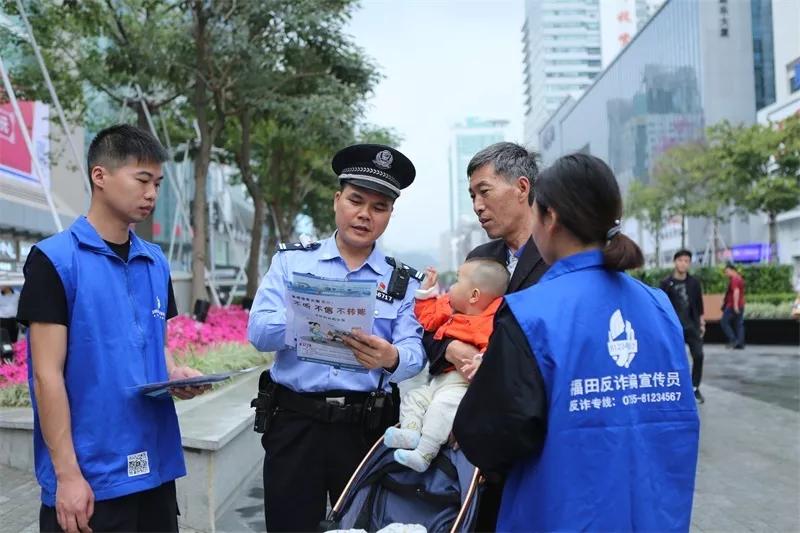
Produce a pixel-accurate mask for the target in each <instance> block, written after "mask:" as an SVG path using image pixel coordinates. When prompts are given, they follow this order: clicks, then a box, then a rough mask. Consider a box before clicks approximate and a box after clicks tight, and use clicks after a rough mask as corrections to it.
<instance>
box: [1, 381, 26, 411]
mask: <svg viewBox="0 0 800 533" xmlns="http://www.w3.org/2000/svg"><path fill="white" fill-rule="evenodd" d="M30 405H31V397H30V394H29V393H28V384H27V383H19V384H16V385H11V386H9V387H0V407H29V406H30Z"/></svg>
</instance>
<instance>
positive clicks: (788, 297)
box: [747, 292, 797, 305]
mask: <svg viewBox="0 0 800 533" xmlns="http://www.w3.org/2000/svg"><path fill="white" fill-rule="evenodd" d="M796 296H797V295H796V294H795V293H793V292H768V293H764V294H748V295H747V305H752V304H771V305H782V304H785V303H787V302H788V303H793V302H794V299H795V297H796Z"/></svg>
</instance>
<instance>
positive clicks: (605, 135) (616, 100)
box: [539, 0, 774, 250]
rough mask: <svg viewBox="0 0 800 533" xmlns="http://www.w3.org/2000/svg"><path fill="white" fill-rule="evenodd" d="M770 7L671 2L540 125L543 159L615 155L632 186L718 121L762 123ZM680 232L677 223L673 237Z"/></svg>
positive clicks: (745, 232)
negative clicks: (674, 148)
mask: <svg viewBox="0 0 800 533" xmlns="http://www.w3.org/2000/svg"><path fill="white" fill-rule="evenodd" d="M753 1H754V2H756V3H759V4H762V0H753ZM756 12H757V13H758V17H754V14H755V13H756ZM767 12H768V10H766V9H763V5H762V6H761V7H759V8H758V9H756V8H755V7H753V5H752V4H751V2H748V1H742V0H706V1H702V2H698V1H696V0H670V1H668V2H667V3H665V4H664V6H663V7H662V8H661V10H660V11H659V12H658V13H657V14H656V15H655V16H654V17H653V18H652V19H651V20H650V22H649V23H648V24H647V25H646V26H645V27H644V28H643V29H642V30H641V31H640V32H639V33H638V34H637V35H636V37H635V38H634V40H633V41H632V42H631V44H630V45H628V47H627V48H625V49H624V50H623V51H622V52H621V53H620V55H619V56H618V57H617V58H616V60H615V61H614V62H613V63H611V65H609V67H608V68H607V69H606V70H605V71H604V72H603V73H602V74H601V75H600V76H599V77H598V79H597V80H596V81H595V82H594V84H593V85H592V86H591V87H589V88H588V89H587V90H586V92H585V93H584V94H583V95H582V96H581V98H579V99H578V100H577V101H576V102H574V103H568V104H566V107H562V108H561V109H559V110H558V111H557V112H556V113H555V114H554V115H553V116H551V117H550V119H549V120H548V122H547V123H546V124H545V125H544V126H543V127H542V128H541V129H540V130H539V146H540V147H541V150H542V159H543V162H544V163H545V164H549V163H551V162H552V161H553V160H555V159H556V158H558V157H559V156H561V155H563V154H566V153H570V152H575V151H583V152H587V153H591V154H593V155H596V156H598V157H600V158H602V159H603V160H605V161H607V162H608V163H609V165H610V166H611V168H612V169H613V170H614V172H615V174H616V176H617V179H618V180H619V182H620V185H621V187H622V189H623V191H626V190H627V187H628V185H629V184H630V182H631V181H632V180H634V179H635V180H640V181H642V182H644V183H648V182H649V181H650V172H651V169H652V166H653V164H654V162H655V160H656V159H657V158H658V156H659V155H660V154H662V153H663V152H664V151H665V150H667V149H669V148H670V147H672V146H674V145H677V144H681V143H685V142H688V141H692V140H698V139H702V138H703V136H704V131H705V128H706V127H708V126H709V125H712V124H715V123H717V122H720V121H722V120H728V121H730V122H732V123H744V124H752V123H754V122H755V119H756V109H757V108H756V102H757V95H760V96H762V97H763V98H769V92H768V91H762V90H761V89H757V88H756V87H757V86H758V82H757V79H756V77H757V73H758V72H760V73H761V74H759V75H761V76H762V77H763V76H764V74H763V73H764V72H765V71H766V70H767V69H766V68H765V67H763V66H762V68H761V71H757V68H756V67H757V65H756V61H755V60H754V46H755V44H756V41H757V39H756V35H757V34H758V36H759V38H758V41H759V42H760V43H761V44H762V45H763V44H764V43H765V42H766V41H767V40H768V41H769V42H770V43H771V41H772V38H771V32H770V36H769V39H766V37H765V35H766V31H765V29H764V28H765V24H764V23H763V20H764V19H765V18H766V17H767ZM769 18H770V19H771V16H770V17H769ZM759 21H760V22H759ZM754 22H755V23H756V24H757V25H758V26H759V28H756V29H754ZM761 49H762V51H764V50H767V49H771V44H770V46H766V45H764V46H762V48H761ZM766 55H767V53H766V52H764V54H763V55H762V62H763V61H766ZM770 61H771V60H770ZM772 86H773V87H774V83H772ZM761 87H762V88H768V87H769V84H767V83H763V84H761ZM772 97H773V98H774V89H773V96H772ZM682 223H683V222H681V224H682ZM689 225H690V226H691V227H690V228H689V229H688V233H689V242H688V243H687V244H689V245H690V247H694V248H699V249H702V246H703V243H704V242H705V239H706V235H705V234H704V232H705V225H704V224H700V223H694V224H691V223H689ZM745 226H746V224H744V225H743V226H742V228H740V229H737V231H736V232H735V233H736V234H739V235H742V236H745V237H747V238H751V239H753V238H759V237H760V235H749V231H750V230H749V229H747V228H745ZM668 233H669V230H668ZM675 233H676V232H675V230H674V228H673V230H672V234H671V236H672V237H674V235H675ZM677 233H678V234H679V233H680V227H679V228H678V229H677ZM756 233H757V231H756ZM669 236H670V235H667V237H669ZM662 244H665V243H662ZM666 244H667V246H665V247H664V249H665V250H669V248H670V245H669V243H666ZM727 244H730V243H727ZM692 245H694V246H692Z"/></svg>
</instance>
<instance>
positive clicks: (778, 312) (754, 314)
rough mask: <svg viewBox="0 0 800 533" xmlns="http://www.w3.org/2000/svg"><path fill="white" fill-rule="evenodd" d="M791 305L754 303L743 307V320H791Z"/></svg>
mask: <svg viewBox="0 0 800 533" xmlns="http://www.w3.org/2000/svg"><path fill="white" fill-rule="evenodd" d="M792 303H793V302H787V303H782V304H778V305H775V304H768V303H754V304H750V303H748V304H747V305H745V306H744V318H745V319H748V318H750V319H753V318H764V319H782V318H792Z"/></svg>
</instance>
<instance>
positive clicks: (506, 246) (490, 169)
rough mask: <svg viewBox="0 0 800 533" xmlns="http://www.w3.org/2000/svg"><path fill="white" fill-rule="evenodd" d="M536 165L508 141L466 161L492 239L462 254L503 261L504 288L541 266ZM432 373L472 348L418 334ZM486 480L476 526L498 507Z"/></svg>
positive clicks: (457, 362) (527, 281)
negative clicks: (535, 231)
mask: <svg viewBox="0 0 800 533" xmlns="http://www.w3.org/2000/svg"><path fill="white" fill-rule="evenodd" d="M537 173H538V168H537V165H536V154H535V153H534V152H530V151H528V150H526V149H525V148H523V147H522V146H520V145H518V144H514V143H510V142H500V143H497V144H493V145H491V146H489V147H487V148H484V149H483V150H481V151H480V152H478V153H477V154H475V156H474V157H473V158H472V160H471V161H470V162H469V165H467V175H468V176H469V194H470V197H472V208H473V210H474V211H475V214H476V215H477V216H478V221H479V222H480V224H481V227H483V229H484V231H486V234H487V235H488V236H489V237H491V238H492V239H494V240H492V241H490V242H488V243H486V244H482V245H480V246H478V247H476V248H475V249H474V250H472V251H471V252H470V253H469V254H468V255H467V258H468V259H470V258H474V257H489V258H493V259H496V260H498V261H500V262H501V263H503V264H504V265H506V268H508V271H509V273H510V274H511V281H510V282H509V284H508V290H507V291H506V292H507V293H511V292H516V291H519V290H522V289H525V288H527V287H530V286H531V285H533V284H535V283H536V282H537V281H539V278H541V277H542V275H543V274H544V273H545V271H547V265H546V264H545V262H544V261H543V260H542V256H541V255H540V254H539V250H538V249H537V248H536V244H534V242H533V239H532V238H531V233H532V231H533V210H532V209H531V206H532V205H533V182H534V180H535V179H536V175H537ZM423 343H424V345H425V349H426V351H427V353H428V359H429V362H430V372H431V374H433V375H436V374H439V373H442V372H444V371H446V370H447V369H449V368H450V367H451V366H455V368H456V369H457V370H458V371H459V372H461V373H462V374H464V375H469V374H470V373H471V372H472V371H473V370H474V369H473V367H472V365H473V364H474V363H473V361H474V359H475V355H476V354H477V353H478V349H477V348H476V347H475V346H472V345H470V344H467V343H464V342H461V341H458V340H442V341H436V340H434V339H433V336H432V335H430V334H426V335H425V337H424V338H423ZM487 478H488V483H487V487H486V491H485V492H484V495H483V497H482V498H481V507H480V510H479V513H478V524H477V529H476V530H477V531H492V530H494V528H495V524H496V522H497V512H498V510H499V508H500V496H501V494H502V488H503V479H502V476H501V475H500V474H499V473H495V474H493V473H487Z"/></svg>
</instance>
